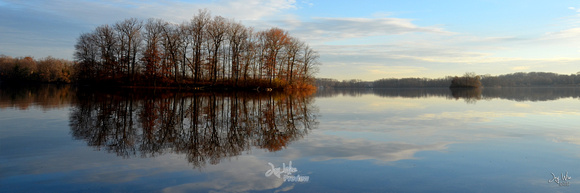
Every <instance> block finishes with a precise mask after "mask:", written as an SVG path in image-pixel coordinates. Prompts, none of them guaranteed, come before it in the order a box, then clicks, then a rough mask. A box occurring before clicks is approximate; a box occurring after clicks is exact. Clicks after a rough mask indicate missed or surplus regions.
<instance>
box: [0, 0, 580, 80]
mask: <svg viewBox="0 0 580 193" xmlns="http://www.w3.org/2000/svg"><path fill="white" fill-rule="evenodd" d="M204 8H207V9H208V10H210V11H211V13H212V15H221V16H224V17H227V18H233V19H236V20H239V21H242V23H244V24H245V25H246V26H252V27H254V28H256V29H258V30H260V29H267V28H269V27H274V26H277V27H281V28H283V29H286V30H288V31H289V32H290V33H291V34H292V35H293V36H296V37H299V38H300V39H302V40H304V41H306V42H307V43H309V44H310V45H311V46H312V47H313V48H314V49H316V50H317V51H318V52H319V53H320V55H321V59H320V61H321V63H322V66H320V72H319V74H318V77H329V78H336V79H339V80H343V79H362V80H376V79H380V78H402V77H428V78H438V77H444V76H447V75H462V74H463V73H465V72H476V73H477V74H491V75H499V74H506V73H513V72H532V71H546V72H555V73H562V74H571V73H576V72H579V71H580V1H578V0H556V1H535V0H471V1H445V0H441V1H326V0H239V1H230V0H203V1H185V0H184V1H150V0H144V1H139V0H103V1H96V0H75V1H68V0H27V1H20V0H16V1H12V0H0V54H4V55H9V56H33V57H35V58H43V57H46V56H53V57H58V58H66V59H73V58H72V57H73V52H74V44H75V42H76V38H77V37H78V36H79V35H80V34H81V33H84V32H89V31H91V30H93V29H94V28H95V27H96V26H99V25H102V24H112V23H115V22H117V21H120V20H123V19H126V18H130V17H135V18H142V19H146V18H151V17H153V18H162V19H164V20H167V21H172V22H176V23H181V22H184V21H187V20H189V19H190V18H191V17H192V16H193V15H194V14H195V13H197V10H198V9H204Z"/></svg>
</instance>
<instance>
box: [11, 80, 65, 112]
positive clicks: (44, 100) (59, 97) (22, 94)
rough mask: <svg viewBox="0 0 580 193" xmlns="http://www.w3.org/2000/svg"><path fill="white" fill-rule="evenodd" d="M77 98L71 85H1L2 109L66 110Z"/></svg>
mask: <svg viewBox="0 0 580 193" xmlns="http://www.w3.org/2000/svg"><path fill="white" fill-rule="evenodd" d="M74 97H75V91H74V90H73V89H71V85H56V84H46V85H18V86H16V87H15V86H8V85H3V84H0V109H3V108H17V109H20V110H26V109H28V108H30V106H38V107H40V108H41V109H43V110H48V109H52V108H64V107H67V106H69V105H70V103H71V101H72V100H71V99H72V98H74Z"/></svg>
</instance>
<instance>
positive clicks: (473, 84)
mask: <svg viewBox="0 0 580 193" xmlns="http://www.w3.org/2000/svg"><path fill="white" fill-rule="evenodd" d="M480 80H481V77H480V76H478V75H476V74H475V73H473V72H470V73H465V75H463V77H457V76H456V77H455V78H453V79H452V80H451V86H449V88H479V87H481V81H480Z"/></svg>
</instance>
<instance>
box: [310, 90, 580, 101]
mask: <svg viewBox="0 0 580 193" xmlns="http://www.w3.org/2000/svg"><path fill="white" fill-rule="evenodd" d="M365 94H374V95H377V96H380V97H387V98H393V97H403V98H425V97H445V98H448V99H460V98H461V99H464V100H465V101H466V102H468V103H474V102H475V101H477V100H481V99H485V100H491V99H496V98H499V99H507V100H515V101H548V100H558V99H561V98H580V88H576V87H513V88H481V89H451V91H450V89H449V88H406V89H397V88H394V89H320V90H319V91H318V92H317V93H316V96H317V97H336V96H353V97H358V96H362V95H365Z"/></svg>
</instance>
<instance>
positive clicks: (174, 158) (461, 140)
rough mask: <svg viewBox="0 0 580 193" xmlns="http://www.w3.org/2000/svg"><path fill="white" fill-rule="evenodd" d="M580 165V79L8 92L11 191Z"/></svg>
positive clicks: (302, 187)
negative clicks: (515, 84)
mask: <svg viewBox="0 0 580 193" xmlns="http://www.w3.org/2000/svg"><path fill="white" fill-rule="evenodd" d="M579 163H580V88H503V89H483V90H468V91H466V90H454V91H451V90H449V89H403V90H398V89H394V90H388V89H387V90H328V89H326V90H324V89H323V90H319V91H318V92H317V93H316V94H314V95H310V96H308V95H307V94H301V93H296V94H293V95H286V94H276V93H163V92H160V91H147V92H142V91H108V92H96V91H86V90H85V89H76V88H69V87H68V86H60V87H58V86H55V85H51V86H41V87H27V88H9V87H2V88H1V89H0V192H208V191H214V192H580V164H579ZM552 174H553V175H552ZM556 180H557V182H558V183H556Z"/></svg>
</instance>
